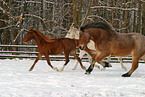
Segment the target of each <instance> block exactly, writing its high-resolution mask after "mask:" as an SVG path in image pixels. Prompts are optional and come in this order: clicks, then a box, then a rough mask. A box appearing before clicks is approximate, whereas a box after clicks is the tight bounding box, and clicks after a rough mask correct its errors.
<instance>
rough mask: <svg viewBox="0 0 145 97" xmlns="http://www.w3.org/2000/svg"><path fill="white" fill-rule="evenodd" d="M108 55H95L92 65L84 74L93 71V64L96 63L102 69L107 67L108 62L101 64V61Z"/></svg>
mask: <svg viewBox="0 0 145 97" xmlns="http://www.w3.org/2000/svg"><path fill="white" fill-rule="evenodd" d="M108 55H109V54H108V53H100V54H99V55H97V54H96V57H95V58H94V60H93V62H92V64H91V65H90V66H89V68H88V69H87V70H86V73H85V74H90V73H91V72H92V71H93V68H94V64H95V62H96V61H97V62H98V63H100V64H101V65H102V66H103V67H104V68H105V67H107V66H108V65H109V63H108V62H102V60H103V59H104V58H105V57H107V56H108Z"/></svg>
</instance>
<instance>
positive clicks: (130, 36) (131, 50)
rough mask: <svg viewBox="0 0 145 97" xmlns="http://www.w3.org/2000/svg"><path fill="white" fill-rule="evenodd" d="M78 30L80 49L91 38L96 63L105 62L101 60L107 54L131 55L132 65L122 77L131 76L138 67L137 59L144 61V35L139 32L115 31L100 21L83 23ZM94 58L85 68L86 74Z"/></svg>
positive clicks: (91, 67) (89, 70)
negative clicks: (93, 44) (94, 48)
mask: <svg viewBox="0 0 145 97" xmlns="http://www.w3.org/2000/svg"><path fill="white" fill-rule="evenodd" d="M80 30H81V31H80V37H79V47H80V49H82V50H83V49H85V47H86V46H87V43H88V42H89V41H90V39H91V40H93V41H94V42H95V47H96V50H97V51H98V52H99V53H97V54H96V56H95V60H96V61H97V62H98V63H100V62H101V64H106V62H105V63H102V61H101V60H102V59H104V58H105V57H107V56H109V55H113V56H119V57H122V56H129V55H132V67H131V69H130V70H129V71H128V72H127V73H125V74H123V75H122V77H130V76H131V74H132V73H133V72H134V71H135V70H136V69H137V68H138V61H139V59H143V60H144V61H145V36H144V35H141V34H139V33H117V32H115V31H114V30H112V29H111V27H110V26H109V25H107V24H105V23H101V22H97V23H91V24H87V25H84V26H82V27H81V28H80ZM95 60H94V61H93V62H92V64H91V65H90V67H89V68H88V69H87V70H86V74H90V73H91V71H92V70H93V67H94V63H95Z"/></svg>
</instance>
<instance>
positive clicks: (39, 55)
mask: <svg viewBox="0 0 145 97" xmlns="http://www.w3.org/2000/svg"><path fill="white" fill-rule="evenodd" d="M41 56H42V55H41V54H40V53H39V54H38V56H37V58H36V59H35V61H34V63H33V65H32V66H31V68H30V69H29V71H32V70H33V68H34V66H35V64H36V63H37V62H38V60H39V59H40V58H41Z"/></svg>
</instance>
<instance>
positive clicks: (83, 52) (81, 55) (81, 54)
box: [73, 50, 86, 70]
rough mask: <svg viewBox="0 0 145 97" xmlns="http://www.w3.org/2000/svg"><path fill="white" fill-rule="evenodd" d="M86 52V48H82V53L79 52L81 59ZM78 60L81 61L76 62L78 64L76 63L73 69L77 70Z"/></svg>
mask: <svg viewBox="0 0 145 97" xmlns="http://www.w3.org/2000/svg"><path fill="white" fill-rule="evenodd" d="M85 53H86V52H85V51H84V50H80V53H79V57H80V59H82V57H83V55H84V54H85ZM78 62H79V61H77V62H76V65H75V67H74V68H73V70H76V68H77V65H78Z"/></svg>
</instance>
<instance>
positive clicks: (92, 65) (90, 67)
mask: <svg viewBox="0 0 145 97" xmlns="http://www.w3.org/2000/svg"><path fill="white" fill-rule="evenodd" d="M95 63H96V61H95V60H94V59H93V61H92V64H91V65H90V66H89V68H88V69H87V70H86V72H85V74H87V75H89V74H91V72H92V71H93V68H94V64H95Z"/></svg>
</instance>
